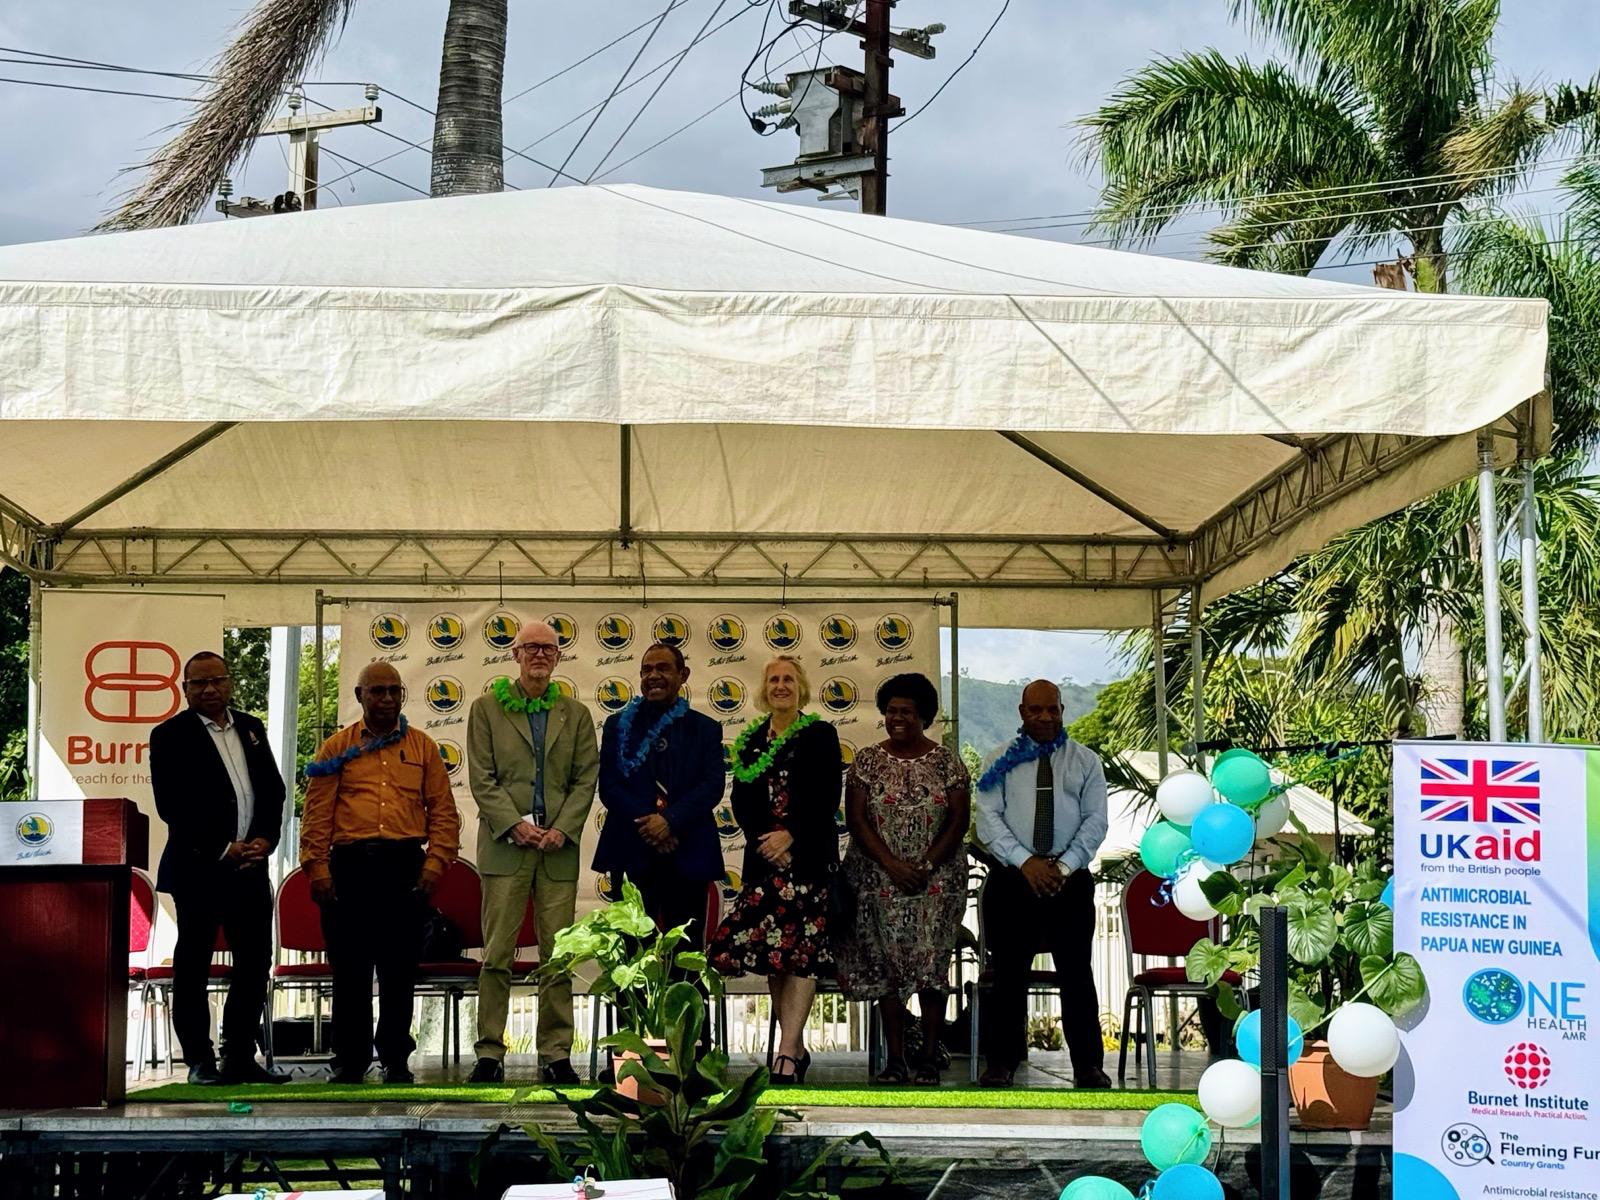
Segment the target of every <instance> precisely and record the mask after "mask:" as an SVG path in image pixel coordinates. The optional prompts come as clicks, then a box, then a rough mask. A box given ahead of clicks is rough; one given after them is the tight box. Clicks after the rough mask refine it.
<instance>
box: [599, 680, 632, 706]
mask: <svg viewBox="0 0 1600 1200" xmlns="http://www.w3.org/2000/svg"><path fill="white" fill-rule="evenodd" d="M632 699H633V685H632V684H631V683H629V682H628V681H627V680H626V679H623V678H622V677H621V676H620V675H612V676H610V677H608V678H606V679H602V680H601V681H600V684H599V686H598V687H596V688H595V689H594V702H595V703H596V704H598V705H599V706H600V707H601V708H603V709H605V710H606V712H608V713H614V712H621V711H622V710H623V709H624V708H626V707H627V706H628V701H629V700H632Z"/></svg>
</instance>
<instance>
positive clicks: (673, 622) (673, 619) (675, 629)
mask: <svg viewBox="0 0 1600 1200" xmlns="http://www.w3.org/2000/svg"><path fill="white" fill-rule="evenodd" d="M650 635H651V637H653V638H654V639H655V640H656V641H658V642H660V643H661V644H662V645H663V646H676V647H677V648H678V649H679V650H682V649H683V648H684V647H685V646H687V645H688V644H689V622H688V621H687V620H686V619H685V618H683V617H681V616H679V615H678V614H677V613H662V614H661V615H660V616H659V617H657V618H656V622H655V624H654V625H652V626H651V627H650Z"/></svg>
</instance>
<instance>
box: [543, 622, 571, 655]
mask: <svg viewBox="0 0 1600 1200" xmlns="http://www.w3.org/2000/svg"><path fill="white" fill-rule="evenodd" d="M544 623H545V624H546V625H548V626H550V628H551V629H554V630H555V631H556V644H557V645H559V646H560V647H561V650H562V652H563V653H565V652H566V651H568V650H571V649H572V647H573V646H575V645H577V642H578V623H577V622H576V621H574V620H573V619H572V618H571V617H569V616H568V615H567V614H566V613H551V614H550V615H549V616H547V617H545V619H544Z"/></svg>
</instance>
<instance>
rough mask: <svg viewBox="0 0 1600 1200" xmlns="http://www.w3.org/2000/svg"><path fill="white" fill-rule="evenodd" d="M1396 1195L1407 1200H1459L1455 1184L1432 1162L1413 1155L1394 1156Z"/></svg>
mask: <svg viewBox="0 0 1600 1200" xmlns="http://www.w3.org/2000/svg"><path fill="white" fill-rule="evenodd" d="M1394 1194H1395V1195H1396V1196H1404V1197H1405V1198H1406V1200H1459V1197H1460V1193H1459V1192H1457V1191H1456V1186H1455V1184H1453V1183H1451V1182H1450V1180H1449V1179H1448V1178H1447V1177H1446V1176H1445V1173H1444V1172H1443V1171H1441V1170H1439V1168H1438V1167H1436V1166H1434V1165H1433V1164H1432V1163H1431V1162H1428V1161H1427V1160H1425V1159H1421V1158H1417V1157H1416V1156H1415V1155H1412V1154H1396V1155H1395V1156H1394Z"/></svg>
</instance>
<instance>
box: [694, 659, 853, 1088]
mask: <svg viewBox="0 0 1600 1200" xmlns="http://www.w3.org/2000/svg"><path fill="white" fill-rule="evenodd" d="M810 699H811V685H810V684H809V683H808V682H807V680H806V675H805V670H804V668H802V667H801V665H800V664H799V663H798V662H796V661H795V660H794V659H792V658H786V657H780V658H776V659H774V660H773V661H772V662H770V663H768V664H767V667H766V670H765V671H763V672H762V683H761V691H760V693H759V695H758V696H757V698H756V703H757V706H758V707H760V708H763V709H765V710H766V711H767V712H768V713H769V714H770V715H769V716H767V717H764V718H762V719H761V720H759V721H757V722H755V723H754V724H752V725H751V726H749V727H748V728H747V729H746V730H745V731H744V733H742V734H740V737H739V741H738V742H737V743H736V744H735V745H736V748H735V751H734V763H733V774H734V780H733V814H734V817H735V818H737V820H738V822H739V827H740V828H741V829H742V830H743V831H744V836H745V848H744V887H743V890H741V891H740V893H739V895H738V897H737V898H736V899H735V900H734V902H733V908H732V910H731V911H730V912H729V913H728V915H727V917H726V918H725V919H724V920H723V922H722V924H721V925H720V926H718V928H717V932H716V934H715V936H714V937H713V938H712V940H711V946H710V950H709V952H708V953H709V955H710V959H711V965H712V966H713V967H715V968H716V969H717V970H718V971H720V972H722V973H723V974H724V975H745V974H750V975H765V976H766V977H767V989H768V990H769V991H770V992H771V993H772V1004H773V1008H774V1009H775V1010H776V1011H777V1014H778V1025H779V1029H780V1036H779V1039H778V1056H777V1058H776V1059H775V1060H774V1061H773V1069H772V1080H773V1082H774V1083H799V1082H802V1081H803V1080H804V1079H805V1074H806V1069H807V1068H808V1067H810V1065H811V1053H810V1051H808V1050H806V1049H805V1046H804V1037H805V1025H806V1020H807V1018H808V1017H809V1015H810V1013H811V1001H812V999H813V998H814V997H815V996H816V991H817V977H818V976H819V975H828V974H832V971H833V958H832V955H831V954H830V952H829V949H828V872H829V871H830V870H832V869H833V868H834V867H835V866H836V865H837V863H838V861H839V833H838V826H837V824H836V819H837V815H838V812H839V792H840V780H841V770H842V764H841V759H840V754H839V735H838V734H837V733H836V732H835V731H834V728H833V726H832V725H830V724H828V723H827V722H826V721H823V720H820V719H818V718H817V716H816V715H815V714H814V713H803V712H802V711H801V710H802V709H803V708H804V707H805V705H806V704H807V703H808V702H809V701H810Z"/></svg>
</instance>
